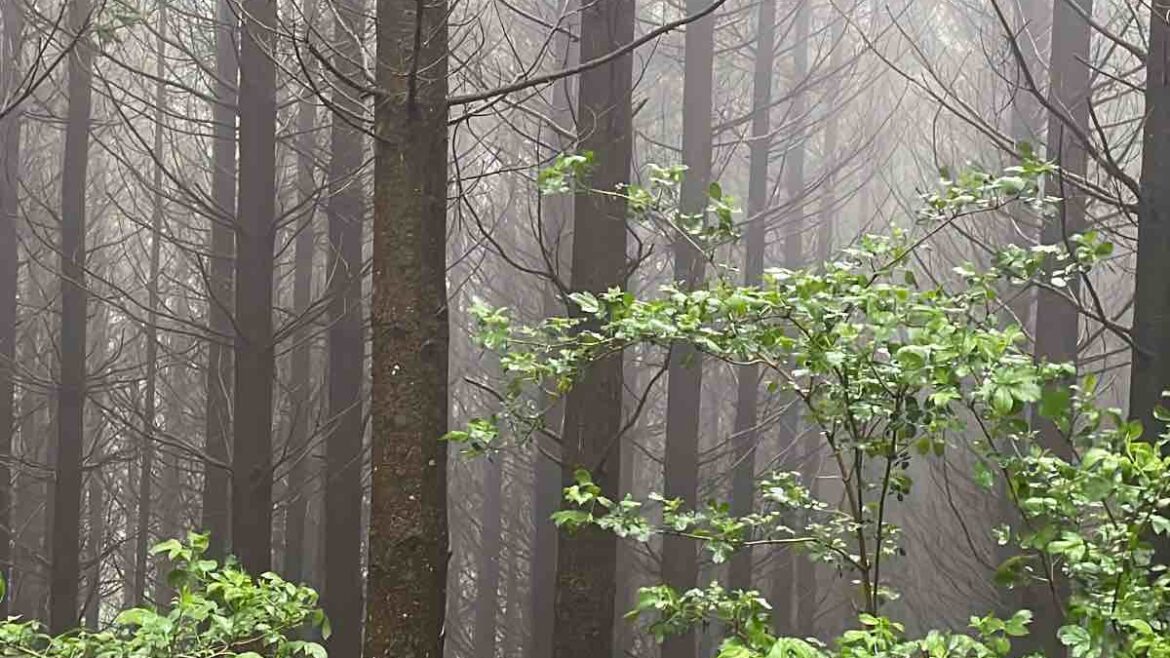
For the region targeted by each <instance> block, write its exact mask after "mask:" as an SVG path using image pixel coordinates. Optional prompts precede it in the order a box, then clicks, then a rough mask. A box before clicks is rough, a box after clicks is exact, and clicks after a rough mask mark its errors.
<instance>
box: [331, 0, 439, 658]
mask: <svg viewBox="0 0 1170 658" xmlns="http://www.w3.org/2000/svg"><path fill="white" fill-rule="evenodd" d="M364 11H365V3H364V2H362V1H361V0H343V1H342V2H340V3H338V5H337V7H336V10H335V14H334V15H335V18H334V26H333V34H334V40H335V42H336V46H335V51H334V59H333V68H334V70H336V71H338V73H339V74H341V75H344V76H355V77H356V76H357V75H358V73H359V71H360V68H361V43H360V42H359V41H358V39H359V37H360V36H361V35H363V34H365V30H366V21H365V19H364V13H363V12H364ZM333 89H334V92H333V106H334V107H335V108H338V109H339V110H340V111H341V112H344V113H345V114H337V115H335V116H334V117H333V125H332V129H331V133H330V146H329V153H330V160H329V171H328V177H329V179H328V188H329V200H328V202H327V204H326V206H325V213H326V215H327V216H328V219H329V229H328V230H329V256H328V263H329V264H328V270H327V275H326V280H325V285H326V287H327V289H328V290H327V294H328V296H329V320H330V322H329V333H328V341H329V346H328V350H329V365H328V377H329V381H328V383H327V385H328V388H329V391H328V398H329V408H328V415H327V417H328V418H329V426H328V431H327V432H326V435H325V518H324V526H325V540H324V541H325V589H324V606H325V609H326V610H327V611H328V613H329V615H330V619H331V620H332V621H333V624H334V628H336V629H337V632H336V633H335V634H334V635H333V637H331V638H329V640H328V647H329V651H330V653H331V655H333V656H336V657H337V658H358V657H359V656H361V651H362V645H361V627H362V538H361V532H362V528H361V508H362V493H363V492H362V470H363V462H364V456H365V454H364V452H363V450H362V432H363V429H364V427H363V421H362V418H363V417H362V399H361V386H362V373H363V370H364V369H365V361H364V357H365V342H364V340H363V335H362V226H363V224H364V219H365V205H364V202H363V199H362V196H363V195H362V181H361V178H360V175H361V172H362V170H363V168H362V161H363V158H362V152H363V148H362V147H363V142H364V140H363V138H362V134H361V131H360V130H359V129H358V128H357V127H355V126H354V125H353V123H352V122H353V119H352V116H356V115H359V114H360V112H361V105H360V103H359V102H358V101H357V99H355V98H354V97H353V96H352V94H351V93H350V92H349V90H348V89H347V88H346V87H345V85H344V83H343V81H341V80H338V81H337V82H336V83H335V84H334V87H333ZM428 221H429V219H428Z"/></svg>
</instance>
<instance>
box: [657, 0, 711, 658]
mask: <svg viewBox="0 0 1170 658" xmlns="http://www.w3.org/2000/svg"><path fill="white" fill-rule="evenodd" d="M707 4H708V3H707V1H706V0H688V1H687V12H688V13H697V12H699V11H702V10H703V9H704V8H705V7H706V6H707ZM685 58H686V60H685V61H686V64H685V73H684V78H683V140H682V141H683V145H682V150H683V164H684V165H686V167H687V172H686V175H685V178H683V183H682V190H681V210H682V211H683V212H684V213H687V214H690V215H700V216H701V215H704V214H705V213H706V210H707V203H708V190H707V188H708V186H709V185H710V183H711V96H712V81H711V76H712V69H713V67H714V58H715V16H714V15H713V14H712V15H708V16H705V17H704V18H702V19H700V20H698V21H695V22H694V23H691V24H690V25H688V26H687V28H686V51H685ZM704 258H705V256H704V254H703V253H702V252H700V251H699V250H698V249H696V248H695V246H694V244H693V243H692V242H691V240H689V239H685V238H682V237H676V238H675V243H674V280H675V281H676V282H677V283H678V284H679V285H681V286H682V287H683V288H684V289H686V290H693V289H695V288H696V287H697V286H699V285H701V282H702V280H703V272H704V269H705V265H706V263H705V261H704ZM668 376H669V379H668V380H667V404H666V468H665V483H664V490H665V493H666V497H667V498H672V499H673V498H681V499H683V500H685V501H686V504H687V506H688V507H693V506H694V505H695V504H696V503H697V497H698V489H699V408H700V406H701V403H702V391H703V359H702V355H701V354H699V352H698V350H696V349H695V348H694V347H693V346H691V345H682V344H679V345H675V346H673V347H672V348H671V350H670V363H669V373H668ZM698 570H699V561H698V553H697V546H696V543H695V542H694V541H693V540H690V539H686V538H683V537H673V536H668V537H665V538H664V539H663V543H662V578H663V581H664V582H666V583H667V584H669V585H670V586H672V587H674V588H675V589H676V590H678V591H680V592H685V591H687V590H689V589H692V588H693V587H695V585H696V581H697V580H698ZM697 648H698V646H697V644H696V642H695V634H694V633H693V632H690V633H686V634H684V635H676V636H671V637H669V638H667V639H666V641H665V642H664V643H663V645H662V651H663V653H664V654H666V655H668V656H671V658H693V657H694V656H695V651H696V649H697Z"/></svg>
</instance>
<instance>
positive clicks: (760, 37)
mask: <svg viewBox="0 0 1170 658" xmlns="http://www.w3.org/2000/svg"><path fill="white" fill-rule="evenodd" d="M756 22H757V24H756V44H755V45H756V47H755V52H756V58H755V64H754V70H753V80H752V127H751V137H752V138H751V141H750V142H749V147H748V148H749V151H750V153H749V163H748V168H749V171H748V200H747V201H748V204H747V221H748V227H747V235H746V237H745V244H746V247H747V254H746V257H745V261H744V268H743V272H744V274H743V278H744V284H745V285H749V286H754V285H759V284H760V282H761V281H762V280H763V276H764V243H765V241H766V240H767V237H768V231H767V223H766V222H765V221H764V217H763V213H764V210H765V209H766V208H767V206H768V151H769V150H770V148H771V145H772V140H771V139H770V135H771V121H770V119H771V115H770V113H769V110H770V108H771V105H772V61H773V57H774V51H775V41H776V0H762V1H761V2H760V6H759V14H758V16H757V19H756ZM736 376H737V390H736V403H735V424H734V425H733V430H732V432H733V443H734V445H735V464H734V470H733V472H732V476H731V513H732V514H735V515H738V516H742V515H747V514H750V513H751V511H752V507H753V502H754V500H755V471H756V443H757V441H758V437H759V433H758V431H757V430H756V424H757V422H758V418H757V417H758V415H759V399H760V370H759V367H758V366H754V365H751V366H743V367H741V368H739V369H738V371H737V373H736ZM728 582H729V584H730V587H731V588H732V589H733V590H734V589H743V590H747V589H751V587H752V551H751V550H744V551H738V552H737V553H736V554H735V555H733V556H732V557H731V564H730V565H729V568H728Z"/></svg>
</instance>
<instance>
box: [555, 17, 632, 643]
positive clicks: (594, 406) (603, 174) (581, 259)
mask: <svg viewBox="0 0 1170 658" xmlns="http://www.w3.org/2000/svg"><path fill="white" fill-rule="evenodd" d="M580 33H581V51H580V58H581V61H589V60H591V59H594V58H596V57H599V56H602V55H604V54H607V53H610V52H612V51H614V50H615V49H617V48H619V47H620V46H622V45H624V44H626V43H629V42H630V41H631V40H632V39H633V33H634V2H633V0H607V1H606V2H599V3H592V4H587V5H584V6H583V9H582V12H581V31H580ZM632 63H633V60H632V58H631V57H630V56H629V55H625V56H623V57H619V58H617V59H615V60H613V61H612V62H609V63H608V64H606V65H604V66H599V67H596V68H593V69H590V70H588V71H586V72H585V73H583V74H581V77H580V82H579V85H580V86H579V93H578V99H579V103H578V105H579V108H578V117H579V128H578V131H579V133H581V135H582V139H581V143H580V148H581V150H582V151H592V152H593V153H594V154H595V155H596V161H595V163H594V169H593V176H592V179H591V180H590V184H591V185H592V186H593V187H594V188H597V189H599V190H604V191H613V190H614V189H615V188H617V186H618V185H619V184H621V183H624V182H627V181H628V180H629V176H630V163H631V157H632V147H633V138H632V129H631V116H630V112H631V107H630V90H631V84H632V76H633V73H632ZM570 267H571V268H572V288H573V289H574V290H577V291H588V292H592V293H594V294H599V293H604V292H605V291H606V290H608V289H609V288H611V287H613V286H624V284H625V279H626V269H627V265H626V204H625V203H624V202H623V201H622V200H621V199H618V198H614V197H609V196H602V195H598V194H582V195H579V196H578V197H577V198H576V201H575V208H574V222H573V253H572V263H571V266H570ZM621 424H622V355H621V354H615V355H612V356H610V357H608V358H606V359H605V360H603V361H601V362H598V363H595V364H592V365H591V366H590V367H589V369H588V371H587V372H586V374H585V375H584V376H583V377H582V378H581V380H580V382H579V383H578V384H577V386H576V387H574V389H573V390H572V391H571V392H570V393H569V395H568V398H567V400H566V402H565V420H564V431H563V433H562V450H563V454H562V461H563V464H564V468H563V469H562V481H563V482H564V483H565V484H569V483H571V482H572V481H573V471H574V470H575V469H576V468H580V467H584V468H587V469H590V470H591V471H592V473H593V478H594V481H595V482H596V483H597V484H598V485H599V486H600V487H601V489H602V491H604V492H606V493H607V494H609V495H616V494H617V492H618V490H619V483H620V481H621V470H622V464H621V456H620V449H619V446H618V442H617V441H616V439H617V434H618V432H619V431H620V429H621ZM616 571H617V539H616V538H615V537H614V536H613V535H612V534H611V533H609V532H606V531H603V530H598V529H596V528H589V529H586V530H583V531H580V532H577V533H575V534H573V535H571V536H570V535H568V534H564V533H562V534H561V535H560V542H559V546H558V550H557V589H556V601H555V604H554V608H555V614H556V620H555V623H554V627H553V656H555V657H556V658H595V657H597V656H610V655H612V653H613V632H614V622H615V615H614V595H615V582H614V579H615V575H616Z"/></svg>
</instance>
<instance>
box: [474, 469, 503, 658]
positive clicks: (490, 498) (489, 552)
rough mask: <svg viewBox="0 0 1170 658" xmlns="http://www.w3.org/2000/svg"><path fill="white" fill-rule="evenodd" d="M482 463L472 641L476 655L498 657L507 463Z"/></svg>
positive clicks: (483, 657)
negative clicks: (498, 619) (501, 555)
mask: <svg viewBox="0 0 1170 658" xmlns="http://www.w3.org/2000/svg"><path fill="white" fill-rule="evenodd" d="M483 467H484V480H483V504H482V505H481V507H480V514H479V519H480V537H479V555H478V558H477V565H476V581H475V637H474V639H473V642H474V647H475V656H476V658H495V655H496V621H497V619H496V611H497V610H498V609H499V607H500V549H501V548H502V546H503V541H502V540H503V537H502V533H503V511H504V509H503V504H502V503H503V491H502V488H503V486H504V464H503V462H502V461H501V459H500V457H498V456H497V457H496V458H495V459H493V460H490V461H489V460H485V461H484V462H483Z"/></svg>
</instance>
